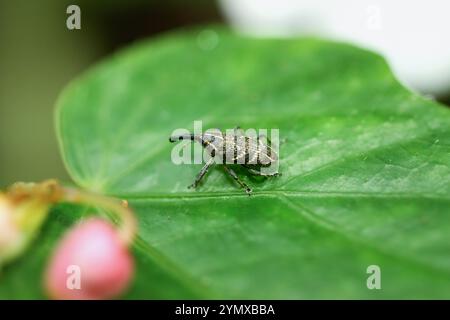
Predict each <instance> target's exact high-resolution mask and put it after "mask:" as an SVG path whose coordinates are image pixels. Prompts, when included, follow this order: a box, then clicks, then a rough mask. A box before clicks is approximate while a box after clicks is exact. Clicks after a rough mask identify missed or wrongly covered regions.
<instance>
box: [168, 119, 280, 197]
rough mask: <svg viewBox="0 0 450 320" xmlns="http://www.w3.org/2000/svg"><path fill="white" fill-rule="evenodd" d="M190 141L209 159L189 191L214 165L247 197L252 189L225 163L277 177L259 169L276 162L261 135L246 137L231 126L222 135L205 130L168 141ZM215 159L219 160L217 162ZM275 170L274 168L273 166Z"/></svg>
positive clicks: (277, 173)
mask: <svg viewBox="0 0 450 320" xmlns="http://www.w3.org/2000/svg"><path fill="white" fill-rule="evenodd" d="M180 140H191V141H195V142H198V143H200V144H201V145H202V146H203V148H204V149H205V150H206V151H207V153H208V154H209V155H210V156H211V157H210V159H209V160H208V161H206V163H205V165H204V166H203V167H202V169H201V170H200V172H199V173H198V174H197V176H196V177H195V180H194V183H192V184H191V185H190V186H189V188H196V187H197V186H198V184H199V183H200V181H201V180H202V178H203V177H204V176H205V175H206V173H207V172H208V170H209V169H210V168H211V167H212V166H213V165H214V164H221V165H222V166H223V168H224V169H225V172H226V173H228V174H229V175H230V176H231V178H233V179H234V180H235V181H236V182H237V183H238V184H239V185H240V186H241V187H242V188H243V189H244V190H245V192H247V194H248V195H250V194H251V193H252V189H251V188H250V187H249V186H248V185H247V184H246V183H245V182H244V181H242V180H241V179H240V178H239V176H238V175H237V174H236V172H235V171H234V170H233V169H232V168H231V167H230V166H229V164H238V165H241V166H243V167H244V168H246V169H247V171H248V172H249V173H251V174H254V175H259V176H266V177H274V176H279V175H281V174H280V173H279V172H278V170H276V171H275V172H272V171H270V172H268V171H267V172H266V171H264V170H261V169H262V168H265V167H266V168H267V167H270V166H272V165H274V164H276V162H277V161H278V154H277V152H276V151H275V150H274V148H273V146H272V142H271V141H270V140H269V139H268V138H267V137H265V136H264V135H259V136H255V137H252V136H246V135H245V134H244V132H243V130H242V129H241V128H240V127H235V128H234V130H233V133H232V134H226V133H223V132H221V131H220V130H219V129H216V130H213V131H207V132H205V133H203V134H185V135H178V136H171V137H170V138H169V141H170V142H176V141H180ZM218 159H219V161H218ZM277 168H278V167H277Z"/></svg>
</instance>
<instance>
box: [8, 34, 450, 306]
mask: <svg viewBox="0 0 450 320" xmlns="http://www.w3.org/2000/svg"><path fill="white" fill-rule="evenodd" d="M211 28H213V29H215V31H214V32H216V33H217V36H218V42H217V45H216V46H207V47H205V46H204V45H202V42H201V41H204V39H203V40H202V38H199V37H198V35H199V32H201V30H192V31H189V32H178V33H173V34H170V35H166V36H164V37H161V38H159V39H157V40H151V41H149V42H144V43H141V44H138V45H134V46H132V47H131V48H130V49H128V50H126V51H125V52H121V53H118V54H116V55H114V56H113V57H111V58H109V59H107V60H106V61H104V62H103V63H101V64H99V65H97V66H96V67H95V68H93V69H92V70H90V71H89V72H88V73H86V74H84V75H83V76H82V77H80V78H79V79H77V80H76V81H74V82H73V83H72V84H71V85H70V86H69V87H68V88H67V89H66V90H65V91H64V93H63V94H62V96H61V99H60V100H59V103H58V104H59V108H58V112H57V116H56V118H57V133H58V136H59V139H60V145H61V149H62V154H63V157H64V160H65V162H66V165H67V168H68V170H69V172H70V174H71V176H72V178H73V179H74V181H75V182H76V183H77V184H78V185H79V186H81V187H83V188H86V189H90V190H93V191H97V192H102V193H104V194H109V195H114V196H116V197H119V198H123V199H127V200H129V202H130V205H131V206H132V207H133V208H134V209H135V211H136V214H137V216H138V219H139V238H138V241H137V242H136V245H135V253H136V257H137V260H138V270H137V279H136V280H135V282H134V285H133V287H132V288H131V290H130V291H129V293H128V295H126V296H125V297H130V298H288V299H294V298H313V299H314V298H358V299H359V298H450V255H449V252H450V210H449V208H450V111H449V110H448V109H446V108H445V107H443V106H441V105H439V104H437V103H435V102H433V101H430V100H425V99H424V98H421V97H419V96H418V95H416V94H414V93H411V92H409V91H408V90H406V89H405V88H403V87H402V86H401V85H400V84H399V83H398V82H397V80H396V79H395V78H394V77H393V75H392V73H391V72H390V70H389V68H388V66H387V64H386V63H385V61H384V60H383V59H382V58H381V57H379V56H377V55H375V54H373V53H370V52H368V51H365V50H362V49H358V48H355V47H352V46H350V45H346V44H340V43H333V42H327V41H322V40H317V39H296V40H275V39H251V38H246V37H242V36H237V35H235V34H233V33H231V32H229V31H227V30H224V29H222V28H216V27H211ZM203 35H204V33H203ZM199 41H200V42H199ZM194 120H202V121H203V129H204V130H206V129H208V128H222V129H226V128H233V127H234V126H236V125H240V126H241V127H243V128H277V129H280V137H281V138H282V139H285V140H286V141H285V142H284V143H283V144H282V145H281V148H280V158H281V162H280V171H281V172H282V174H283V175H282V176H281V177H277V178H271V179H256V178H254V177H252V176H250V175H248V174H246V172H245V170H239V175H240V176H241V177H242V178H243V180H244V181H246V182H247V183H248V184H250V185H251V186H252V187H253V190H254V194H253V196H251V197H248V196H247V195H246V194H245V193H244V192H243V191H242V190H241V189H239V188H238V187H237V186H236V185H235V184H234V182H233V181H232V180H231V179H230V178H229V177H228V176H227V175H226V174H225V173H224V172H223V169H222V168H221V167H220V166H216V167H215V168H214V169H212V170H211V171H210V172H209V173H208V176H207V177H206V179H205V181H204V182H203V183H202V184H201V185H200V186H199V187H198V189H197V190H189V189H187V186H188V185H189V184H190V183H192V182H193V179H194V177H195V175H196V173H197V172H198V171H199V169H200V167H201V165H180V166H177V165H175V164H173V163H172V162H171V158H170V155H171V150H172V148H173V146H174V145H173V144H170V143H169V142H168V137H169V135H170V134H171V132H172V131H173V130H174V129H177V128H186V129H189V130H192V129H193V128H192V126H193V121H194ZM60 210H61V211H63V212H64V209H60ZM54 215H55V217H54V218H53V219H52V220H51V221H50V222H49V224H50V225H57V226H54V228H56V229H58V228H60V223H59V222H58V218H57V212H55V214H54ZM74 219H75V218H74ZM44 233H45V232H44ZM46 237H48V234H44V238H46ZM42 242H43V243H41V244H40V246H44V245H45V244H44V243H45V241H42ZM31 256H32V255H31ZM27 259H30V257H27ZM370 265H378V266H379V267H380V268H381V288H382V289H381V290H369V289H368V288H367V286H366V281H367V278H368V277H369V276H370V274H367V272H366V269H367V267H368V266H370ZM11 272H12V273H13V272H14V271H11ZM6 277H8V275H7V274H6ZM11 277H12V276H11ZM0 292H1V291H0ZM16 296H20V294H18V295H16Z"/></svg>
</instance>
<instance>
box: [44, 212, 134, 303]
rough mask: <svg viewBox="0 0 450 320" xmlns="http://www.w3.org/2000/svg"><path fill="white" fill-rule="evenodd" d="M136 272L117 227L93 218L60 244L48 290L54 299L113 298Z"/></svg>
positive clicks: (49, 270) (49, 271) (51, 266)
mask: <svg viewBox="0 0 450 320" xmlns="http://www.w3.org/2000/svg"><path fill="white" fill-rule="evenodd" d="M133 270H134V263H133V257H132V255H131V254H130V252H129V249H128V247H127V245H126V244H125V243H123V241H122V240H121V239H120V237H119V236H118V232H117V230H116V229H115V227H114V226H113V225H112V224H111V223H109V222H107V221H105V220H102V219H99V218H90V219H88V220H86V221H84V222H82V223H80V224H79V225H77V226H75V227H74V228H73V229H72V230H70V231H69V232H68V233H67V234H66V235H65V236H64V238H63V239H62V241H61V242H60V243H59V245H58V247H57V248H56V251H55V252H54V255H53V257H52V258H51V260H50V264H49V265H48V268H47V272H46V277H45V287H46V289H47V292H48V294H49V296H50V297H51V298H53V299H109V298H113V297H115V296H117V295H119V294H121V293H122V292H123V291H124V290H125V289H126V288H127V287H128V285H129V283H130V281H131V278H132V276H133Z"/></svg>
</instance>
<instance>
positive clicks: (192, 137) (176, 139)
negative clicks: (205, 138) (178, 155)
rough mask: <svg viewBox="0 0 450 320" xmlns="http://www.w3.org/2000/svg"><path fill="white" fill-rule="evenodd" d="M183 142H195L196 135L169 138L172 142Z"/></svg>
mask: <svg viewBox="0 0 450 320" xmlns="http://www.w3.org/2000/svg"><path fill="white" fill-rule="evenodd" d="M181 140H194V135H192V134H187V135H179V136H171V137H170V138H169V141H170V142H177V141H181Z"/></svg>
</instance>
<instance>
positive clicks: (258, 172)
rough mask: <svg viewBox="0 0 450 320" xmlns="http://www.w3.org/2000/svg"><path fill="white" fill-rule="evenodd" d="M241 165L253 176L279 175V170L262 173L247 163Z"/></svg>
mask: <svg viewBox="0 0 450 320" xmlns="http://www.w3.org/2000/svg"><path fill="white" fill-rule="evenodd" d="M242 166H243V167H245V168H246V169H247V171H248V172H249V173H251V174H253V175H255V176H262V177H279V176H281V173H280V172H275V173H272V174H264V173H262V172H261V171H258V170H255V169H253V168H250V167H249V166H248V165H245V164H243V165H242Z"/></svg>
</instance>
